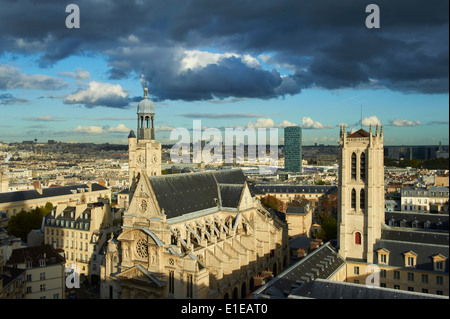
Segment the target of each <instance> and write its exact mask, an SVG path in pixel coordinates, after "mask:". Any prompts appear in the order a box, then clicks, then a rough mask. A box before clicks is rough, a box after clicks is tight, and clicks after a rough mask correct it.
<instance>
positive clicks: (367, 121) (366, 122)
mask: <svg viewBox="0 0 450 319" xmlns="http://www.w3.org/2000/svg"><path fill="white" fill-rule="evenodd" d="M361 124H362V125H363V126H370V125H372V126H376V125H381V121H380V120H379V119H378V117H376V116H375V115H372V116H368V117H364V118H363V119H362V120H361Z"/></svg>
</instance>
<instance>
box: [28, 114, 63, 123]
mask: <svg viewBox="0 0 450 319" xmlns="http://www.w3.org/2000/svg"><path fill="white" fill-rule="evenodd" d="M24 120H26V121H33V122H36V121H38V122H62V121H67V119H65V118H60V117H53V116H50V115H41V116H36V117H27V118H24Z"/></svg>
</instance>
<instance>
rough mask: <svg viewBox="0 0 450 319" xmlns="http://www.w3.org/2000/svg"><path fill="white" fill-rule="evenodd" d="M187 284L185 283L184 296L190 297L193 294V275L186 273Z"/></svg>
mask: <svg viewBox="0 0 450 319" xmlns="http://www.w3.org/2000/svg"><path fill="white" fill-rule="evenodd" d="M186 281H187V284H186V297H187V298H192V297H193V296H194V289H193V288H194V287H193V276H192V275H190V274H189V275H187V280H186Z"/></svg>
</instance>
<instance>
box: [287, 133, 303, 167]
mask: <svg viewBox="0 0 450 319" xmlns="http://www.w3.org/2000/svg"><path fill="white" fill-rule="evenodd" d="M284 169H285V171H286V172H301V171H302V128H301V127H300V126H287V127H285V128H284Z"/></svg>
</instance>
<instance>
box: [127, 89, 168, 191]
mask: <svg viewBox="0 0 450 319" xmlns="http://www.w3.org/2000/svg"><path fill="white" fill-rule="evenodd" d="M137 120H138V123H137V137H136V135H135V133H134V131H131V132H130V134H129V135H128V150H129V159H128V164H129V175H130V195H132V193H133V191H134V188H135V185H136V182H137V180H138V179H139V177H140V175H141V173H143V172H145V173H146V174H147V176H152V175H161V143H156V142H155V128H154V123H155V106H154V105H153V102H152V101H150V100H149V98H148V88H147V85H146V86H145V88H144V98H143V99H142V101H141V102H139V104H138V107H137ZM130 199H131V196H130Z"/></svg>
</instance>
